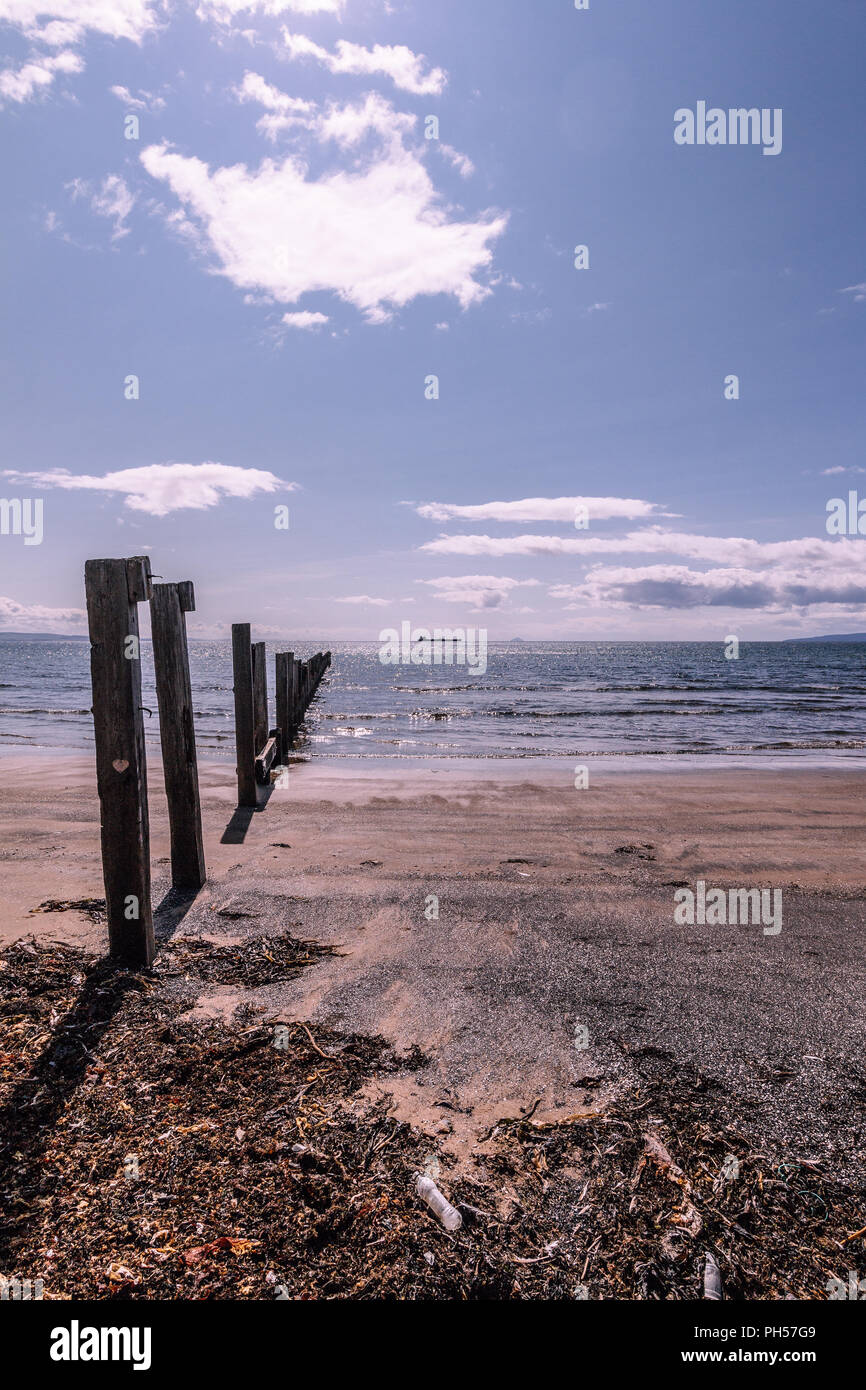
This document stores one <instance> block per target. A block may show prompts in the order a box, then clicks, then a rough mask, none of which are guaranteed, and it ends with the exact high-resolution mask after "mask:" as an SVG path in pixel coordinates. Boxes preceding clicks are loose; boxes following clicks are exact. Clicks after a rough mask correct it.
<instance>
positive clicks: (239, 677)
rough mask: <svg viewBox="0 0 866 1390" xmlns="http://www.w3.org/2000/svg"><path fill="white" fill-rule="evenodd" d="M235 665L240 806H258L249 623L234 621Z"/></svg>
mask: <svg viewBox="0 0 866 1390" xmlns="http://www.w3.org/2000/svg"><path fill="white" fill-rule="evenodd" d="M232 668H233V671H234V695H235V745H236V748H237V774H238V805H239V806H255V805H257V802H258V798H257V794H256V749H255V716H254V713H253V657H252V650H251V648H250V625H249V623H232Z"/></svg>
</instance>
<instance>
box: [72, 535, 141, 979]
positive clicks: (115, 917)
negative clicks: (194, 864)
mask: <svg viewBox="0 0 866 1390" xmlns="http://www.w3.org/2000/svg"><path fill="white" fill-rule="evenodd" d="M84 584H85V590H86V595H87V624H88V629H89V633H90V644H91V645H90V679H91V685H92V689H93V728H94V734H95V738H96V783H97V789H98V792H99V809H100V832H101V840H102V873H103V878H104V880H105V901H106V905H107V915H108V940H109V950H110V952H111V954H112V956H114V957H116V958H117V960H118V961H121V962H122V963H123V964H124V965H131V966H142V965H144V966H148V965H150V964H151V963H152V961H153V957H154V939H153V912H152V908H151V901H150V824H149V818H148V808H147V764H146V760H145V750H144V720H143V717H142V709H141V661H140V657H139V635H138V607H137V605H138V604H139V603H144V602H146V600H147V599H149V598H150V590H151V578H150V561H149V559H148V558H147V556H136V557H135V558H134V559H130V560H88V561H87V563H86V564H85V567H84Z"/></svg>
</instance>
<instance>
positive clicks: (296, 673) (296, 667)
mask: <svg viewBox="0 0 866 1390" xmlns="http://www.w3.org/2000/svg"><path fill="white" fill-rule="evenodd" d="M289 674H290V676H291V678H292V687H291V692H290V694H289V713H290V715H291V720H292V738H294V737H295V734H296V733H297V731H298V725H299V724H300V722H301V714H302V712H301V663H300V661H298V660H297V659H295V660H294V661H293V662H292V666H291V670H290V672H289Z"/></svg>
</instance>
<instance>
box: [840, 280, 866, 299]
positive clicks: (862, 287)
mask: <svg viewBox="0 0 866 1390" xmlns="http://www.w3.org/2000/svg"><path fill="white" fill-rule="evenodd" d="M839 293H840V294H850V295H852V296H853V298H854V302H855V303H856V304H860V303H862V301H863V300H864V299H866V280H863V281H862V282H861V283H860V284H859V285H846V287H845V289H844V290H839Z"/></svg>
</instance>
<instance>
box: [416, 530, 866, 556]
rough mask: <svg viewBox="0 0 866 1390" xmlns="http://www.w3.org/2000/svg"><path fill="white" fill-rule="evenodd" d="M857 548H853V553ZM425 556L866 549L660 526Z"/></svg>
mask: <svg viewBox="0 0 866 1390" xmlns="http://www.w3.org/2000/svg"><path fill="white" fill-rule="evenodd" d="M852 547H853V548H852ZM421 549H422V550H425V551H429V552H431V553H432V554H434V555H498V556H501V555H584V556H586V557H587V558H588V559H591V558H592V557H593V556H595V555H617V554H620V555H627V554H632V555H650V554H653V553H655V554H669V555H685V556H688V557H689V558H691V559H695V560H704V561H706V562H707V563H712V562H720V561H721V562H727V563H728V564H739V565H759V564H774V565H775V564H783V563H785V562H790V561H793V560H796V561H801V560H810V561H814V562H821V561H822V560H826V561H830V560H832V561H834V562H835V561H836V560H839V559H840V558H841V556H842V555H843V553H845V552H846V550H847V551H848V552H849V553H850V556H851V559H852V561H854V563H858V561H857V560H855V556H859V555H860V553H861V551H862V552H863V554H864V556H866V546H864V547H858V542H857V541H849V540H847V539H844V538H842V539H839V540H830V539H827V540H824V539H823V538H821V537H816V536H804V537H803V538H802V539H800V540H791V541H753V540H747V539H745V538H744V537H742V536H701V535H691V534H689V533H687V532H677V531H664V530H662V528H661V527H659V526H652V527H647V528H646V530H643V531H629V532H628V533H627V535H625V536H586V535H583V536H580V537H574V538H571V537H563V536H535V535H522V536H479V535H470V536H440V537H439V538H438V540H435V541H428V542H427V543H426V545H422V546H421Z"/></svg>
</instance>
